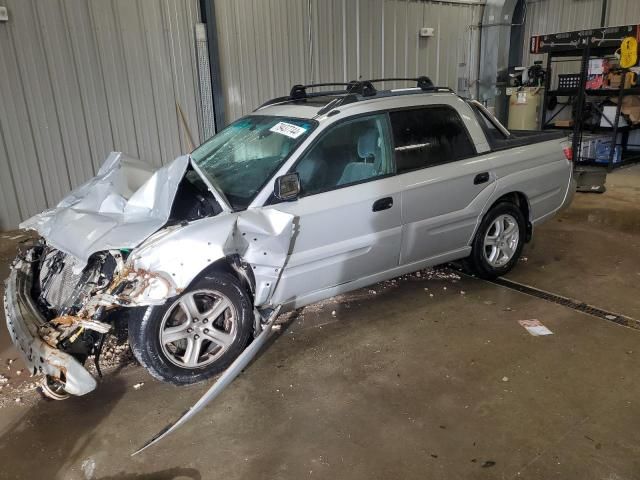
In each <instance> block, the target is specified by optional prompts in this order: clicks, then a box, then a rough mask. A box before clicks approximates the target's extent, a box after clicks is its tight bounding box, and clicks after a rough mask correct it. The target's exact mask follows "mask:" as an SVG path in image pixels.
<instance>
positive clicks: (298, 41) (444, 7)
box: [215, 0, 484, 121]
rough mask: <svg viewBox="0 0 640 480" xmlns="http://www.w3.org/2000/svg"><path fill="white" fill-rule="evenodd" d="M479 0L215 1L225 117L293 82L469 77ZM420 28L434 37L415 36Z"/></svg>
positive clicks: (446, 82)
mask: <svg viewBox="0 0 640 480" xmlns="http://www.w3.org/2000/svg"><path fill="white" fill-rule="evenodd" d="M482 3H484V2H473V0H470V2H466V3H464V2H455V1H451V2H446V1H445V2H439V1H415V0H215V8H216V16H217V20H218V24H217V25H218V32H219V35H220V50H221V69H222V77H223V88H224V92H225V96H226V111H227V120H228V121H231V120H234V119H236V118H238V117H240V116H241V115H244V114H246V113H249V112H251V111H252V110H253V109H254V108H256V107H257V106H258V105H260V104H261V103H263V102H264V101H266V100H268V99H270V98H273V97H276V96H280V95H285V94H287V93H288V91H289V89H290V87H291V86H292V85H294V84H296V83H312V82H319V81H329V82H330V81H338V82H342V81H349V80H352V79H357V78H380V77H405V76H408V77H412V76H416V75H424V74H426V75H428V76H430V77H431V79H432V80H433V81H434V82H435V83H436V84H438V85H442V86H449V87H451V88H457V87H458V77H465V78H467V79H469V80H470V81H473V80H475V76H476V71H477V53H478V43H477V42H478V35H477V29H472V28H470V26H471V25H475V24H477V23H478V22H479V21H480V20H481V18H482V8H483V6H482ZM420 27H433V28H434V29H435V36H434V37H432V38H420V37H419V36H418V31H419V29H420ZM402 86H405V84H403V85H402ZM386 87H387V88H388V87H389V85H386Z"/></svg>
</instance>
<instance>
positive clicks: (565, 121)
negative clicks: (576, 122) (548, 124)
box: [553, 120, 573, 127]
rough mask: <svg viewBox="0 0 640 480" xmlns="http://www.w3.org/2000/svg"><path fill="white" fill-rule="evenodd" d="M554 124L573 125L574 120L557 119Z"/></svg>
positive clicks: (561, 125) (559, 125) (557, 125)
mask: <svg viewBox="0 0 640 480" xmlns="http://www.w3.org/2000/svg"><path fill="white" fill-rule="evenodd" d="M553 124H554V125H555V126H556V127H573V120H556V121H555V122H553Z"/></svg>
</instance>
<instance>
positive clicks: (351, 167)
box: [338, 125, 382, 185]
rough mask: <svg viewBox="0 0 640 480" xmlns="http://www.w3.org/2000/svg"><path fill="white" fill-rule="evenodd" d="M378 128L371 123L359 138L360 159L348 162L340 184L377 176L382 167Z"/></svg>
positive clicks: (339, 181)
mask: <svg viewBox="0 0 640 480" xmlns="http://www.w3.org/2000/svg"><path fill="white" fill-rule="evenodd" d="M379 137H380V135H379V133H378V128H377V127H376V126H375V125H371V126H370V127H369V128H368V129H367V130H365V131H364V132H363V133H362V134H360V137H359V138H358V156H359V157H360V161H357V162H350V163H348V164H347V165H346V166H345V168H344V171H343V172H342V176H341V177H340V180H338V185H344V184H347V183H354V182H359V181H361V180H365V179H367V178H371V177H375V176H377V175H378V174H379V173H380V171H381V169H382V155H381V152H380V149H379V148H378V138H379Z"/></svg>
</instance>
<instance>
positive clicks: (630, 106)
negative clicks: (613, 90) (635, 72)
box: [612, 95, 640, 124]
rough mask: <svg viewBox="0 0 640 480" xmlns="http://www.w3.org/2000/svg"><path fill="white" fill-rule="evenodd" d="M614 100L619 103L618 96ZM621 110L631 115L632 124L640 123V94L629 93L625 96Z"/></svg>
mask: <svg viewBox="0 0 640 480" xmlns="http://www.w3.org/2000/svg"><path fill="white" fill-rule="evenodd" d="M612 101H613V102H614V103H618V99H617V98H613V99H612ZM620 111H621V112H622V113H624V114H625V115H627V116H628V117H629V121H630V122H631V123H632V124H636V123H640V96H638V95H627V96H626V97H624V98H623V99H622V108H621V109H620Z"/></svg>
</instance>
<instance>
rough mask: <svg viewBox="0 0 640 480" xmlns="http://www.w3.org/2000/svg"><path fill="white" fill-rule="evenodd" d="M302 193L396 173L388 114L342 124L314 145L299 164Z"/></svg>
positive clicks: (329, 188)
mask: <svg viewBox="0 0 640 480" xmlns="http://www.w3.org/2000/svg"><path fill="white" fill-rule="evenodd" d="M294 171H296V172H298V175H299V176H300V184H301V186H302V195H313V194H314V193H320V192H325V191H327V190H332V189H334V188H338V187H341V186H344V185H349V184H353V183H360V182H363V181H366V180H371V179H374V178H377V177H381V176H384V175H387V174H390V173H393V160H392V157H391V148H390V142H389V133H388V129H387V120H386V115H384V114H382V115H374V116H370V117H362V118H357V119H355V120H351V121H348V122H344V123H340V124H338V125H336V126H335V127H333V128H331V129H330V130H329V131H328V132H327V133H326V134H325V135H323V136H322V137H321V138H320V139H319V140H318V142H317V143H316V144H315V145H314V146H313V147H311V150H309V151H308V152H307V153H305V154H304V156H303V158H302V159H301V160H300V161H299V162H298V164H297V165H296V167H295V170H294Z"/></svg>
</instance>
